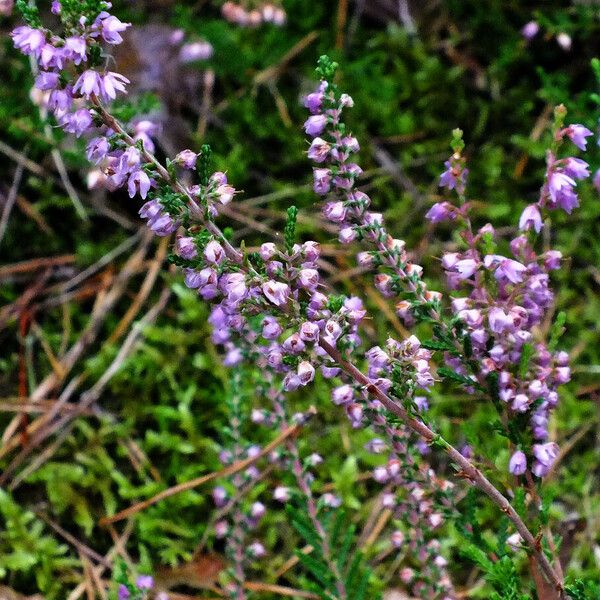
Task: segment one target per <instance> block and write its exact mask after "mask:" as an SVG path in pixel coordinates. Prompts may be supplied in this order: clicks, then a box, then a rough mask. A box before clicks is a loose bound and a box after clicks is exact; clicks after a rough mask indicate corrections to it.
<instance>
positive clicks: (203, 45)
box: [179, 41, 214, 63]
mask: <svg viewBox="0 0 600 600" xmlns="http://www.w3.org/2000/svg"><path fill="white" fill-rule="evenodd" d="M213 52H214V50H213V47H212V45H211V44H209V43H208V42H206V41H198V42H190V43H189V44H184V45H183V46H181V49H180V50H179V60H180V61H181V62H183V63H189V62H194V61H196V60H208V59H209V58H210V57H211V56H212V55H213Z"/></svg>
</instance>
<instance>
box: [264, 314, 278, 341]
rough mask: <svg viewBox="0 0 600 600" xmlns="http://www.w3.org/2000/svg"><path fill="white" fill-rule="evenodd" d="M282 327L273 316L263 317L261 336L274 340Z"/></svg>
mask: <svg viewBox="0 0 600 600" xmlns="http://www.w3.org/2000/svg"><path fill="white" fill-rule="evenodd" d="M282 331H283V328H282V327H281V325H280V324H279V322H278V321H277V319H276V318H275V317H265V318H264V320H263V324H262V336H263V337H264V338H265V339H266V340H276V339H277V338H278V337H279V336H280V335H281V332H282Z"/></svg>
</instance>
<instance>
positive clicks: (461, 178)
mask: <svg viewBox="0 0 600 600" xmlns="http://www.w3.org/2000/svg"><path fill="white" fill-rule="evenodd" d="M444 166H445V167H446V170H445V171H444V172H443V173H442V174H441V175H440V187H446V188H448V189H449V190H453V189H455V188H456V191H457V192H458V193H462V192H463V191H464V187H465V183H466V181H467V174H468V169H457V168H456V167H454V166H453V165H452V163H451V162H450V161H449V160H447V161H446V162H444Z"/></svg>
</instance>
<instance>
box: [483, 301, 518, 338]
mask: <svg viewBox="0 0 600 600" xmlns="http://www.w3.org/2000/svg"><path fill="white" fill-rule="evenodd" d="M488 320H489V324H490V329H491V330H492V331H493V332H494V333H503V332H505V331H510V330H512V329H513V328H514V322H513V319H512V317H511V316H510V315H508V314H507V313H506V312H505V311H504V310H502V309H501V308H497V307H494V308H492V309H491V310H490V312H489V314H488Z"/></svg>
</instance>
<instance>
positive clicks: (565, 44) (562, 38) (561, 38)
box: [556, 32, 573, 52]
mask: <svg viewBox="0 0 600 600" xmlns="http://www.w3.org/2000/svg"><path fill="white" fill-rule="evenodd" d="M572 42H573V41H572V40H571V36H570V35H569V34H568V33H564V32H562V33H559V34H558V35H557V36H556V43H557V44H558V45H559V46H560V47H561V48H562V49H563V50H565V51H567V52H568V51H569V50H570V49H571V44H572Z"/></svg>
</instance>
